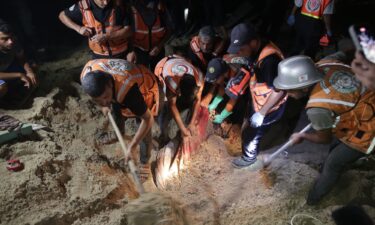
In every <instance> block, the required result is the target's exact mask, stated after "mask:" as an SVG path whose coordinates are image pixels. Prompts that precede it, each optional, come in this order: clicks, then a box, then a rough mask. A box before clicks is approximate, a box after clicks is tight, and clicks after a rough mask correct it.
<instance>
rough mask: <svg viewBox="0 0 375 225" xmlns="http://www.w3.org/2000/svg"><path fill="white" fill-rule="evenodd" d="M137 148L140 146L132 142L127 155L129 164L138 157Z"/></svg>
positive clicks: (126, 159) (126, 158)
mask: <svg viewBox="0 0 375 225" xmlns="http://www.w3.org/2000/svg"><path fill="white" fill-rule="evenodd" d="M137 146H138V145H135V144H134V143H133V142H131V143H130V144H129V146H128V154H127V155H125V162H126V163H127V162H128V161H129V160H131V159H132V158H134V157H135V156H136V153H137Z"/></svg>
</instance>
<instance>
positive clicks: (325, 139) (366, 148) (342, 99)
mask: <svg viewBox="0 0 375 225" xmlns="http://www.w3.org/2000/svg"><path fill="white" fill-rule="evenodd" d="M318 82H320V83H318ZM274 87H275V88H277V89H280V90H284V91H287V93H288V96H290V97H292V98H296V99H299V98H302V97H304V96H310V98H309V100H308V102H307V106H306V108H307V115H308V118H309V120H310V121H311V124H312V127H313V129H314V131H313V132H309V133H301V134H300V133H295V134H293V135H292V137H291V140H293V141H294V144H297V143H300V142H302V141H303V140H308V141H311V142H314V143H321V144H328V143H330V142H331V139H332V136H335V137H336V138H337V140H336V141H335V142H334V144H332V146H331V149H330V153H329V155H328V157H327V159H326V161H325V163H324V167H323V170H322V172H321V174H320V176H319V177H318V179H317V180H316V182H315V184H314V186H313V187H312V189H311V190H310V192H309V194H308V197H307V204H309V205H315V204H317V203H318V202H319V201H320V200H321V199H322V197H323V196H324V195H326V194H327V193H328V192H329V191H330V190H331V189H332V188H333V186H334V184H335V183H336V181H337V180H338V178H339V177H340V174H341V173H342V171H343V169H344V167H345V166H346V165H348V164H349V163H352V162H354V161H356V160H358V159H359V158H361V157H364V156H366V155H367V154H370V153H371V152H373V150H374V147H375V138H374V137H375V118H374V113H375V112H374V109H375V92H374V91H371V90H366V89H365V88H364V87H363V86H362V84H361V83H360V82H359V81H358V80H357V79H356V78H355V76H354V74H353V72H352V70H351V68H350V66H348V65H345V64H342V63H337V62H334V63H330V62H328V61H327V60H324V62H322V63H320V62H318V64H317V65H314V63H313V61H312V60H311V58H309V57H307V56H295V57H291V58H288V59H285V60H283V61H282V62H280V64H279V68H278V76H277V77H276V79H275V80H274Z"/></svg>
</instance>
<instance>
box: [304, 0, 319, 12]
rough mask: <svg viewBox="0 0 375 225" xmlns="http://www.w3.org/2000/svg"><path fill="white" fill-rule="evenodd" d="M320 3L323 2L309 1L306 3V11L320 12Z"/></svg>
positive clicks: (317, 0)
mask: <svg viewBox="0 0 375 225" xmlns="http://www.w3.org/2000/svg"><path fill="white" fill-rule="evenodd" d="M320 1H321V0H308V1H307V3H306V9H307V11H308V12H315V11H318V9H319V8H320Z"/></svg>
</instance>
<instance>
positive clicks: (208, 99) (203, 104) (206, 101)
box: [201, 98, 211, 108]
mask: <svg viewBox="0 0 375 225" xmlns="http://www.w3.org/2000/svg"><path fill="white" fill-rule="evenodd" d="M210 101H211V99H210V98H204V99H203V100H202V101H201V106H202V107H204V108H208V105H209V104H210Z"/></svg>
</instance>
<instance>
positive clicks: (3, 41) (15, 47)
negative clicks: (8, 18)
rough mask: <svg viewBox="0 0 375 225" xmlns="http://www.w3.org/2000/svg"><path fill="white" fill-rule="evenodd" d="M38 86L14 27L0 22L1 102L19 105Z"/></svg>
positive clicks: (5, 104) (7, 104)
mask: <svg viewBox="0 0 375 225" xmlns="http://www.w3.org/2000/svg"><path fill="white" fill-rule="evenodd" d="M37 84H38V82H37V77H36V75H35V73H34V71H33V70H32V68H31V67H30V65H29V63H28V62H27V61H26V58H25V55H24V53H23V50H22V49H21V47H20V46H19V43H17V41H16V38H15V35H14V33H13V30H12V27H11V26H10V25H9V24H8V23H6V22H4V21H1V20H0V100H2V105H3V106H4V107H5V106H9V104H13V103H14V104H16V105H18V104H19V103H20V102H22V101H23V100H24V98H25V96H26V95H27V93H30V90H31V89H32V88H33V87H35V86H36V85H37Z"/></svg>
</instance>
